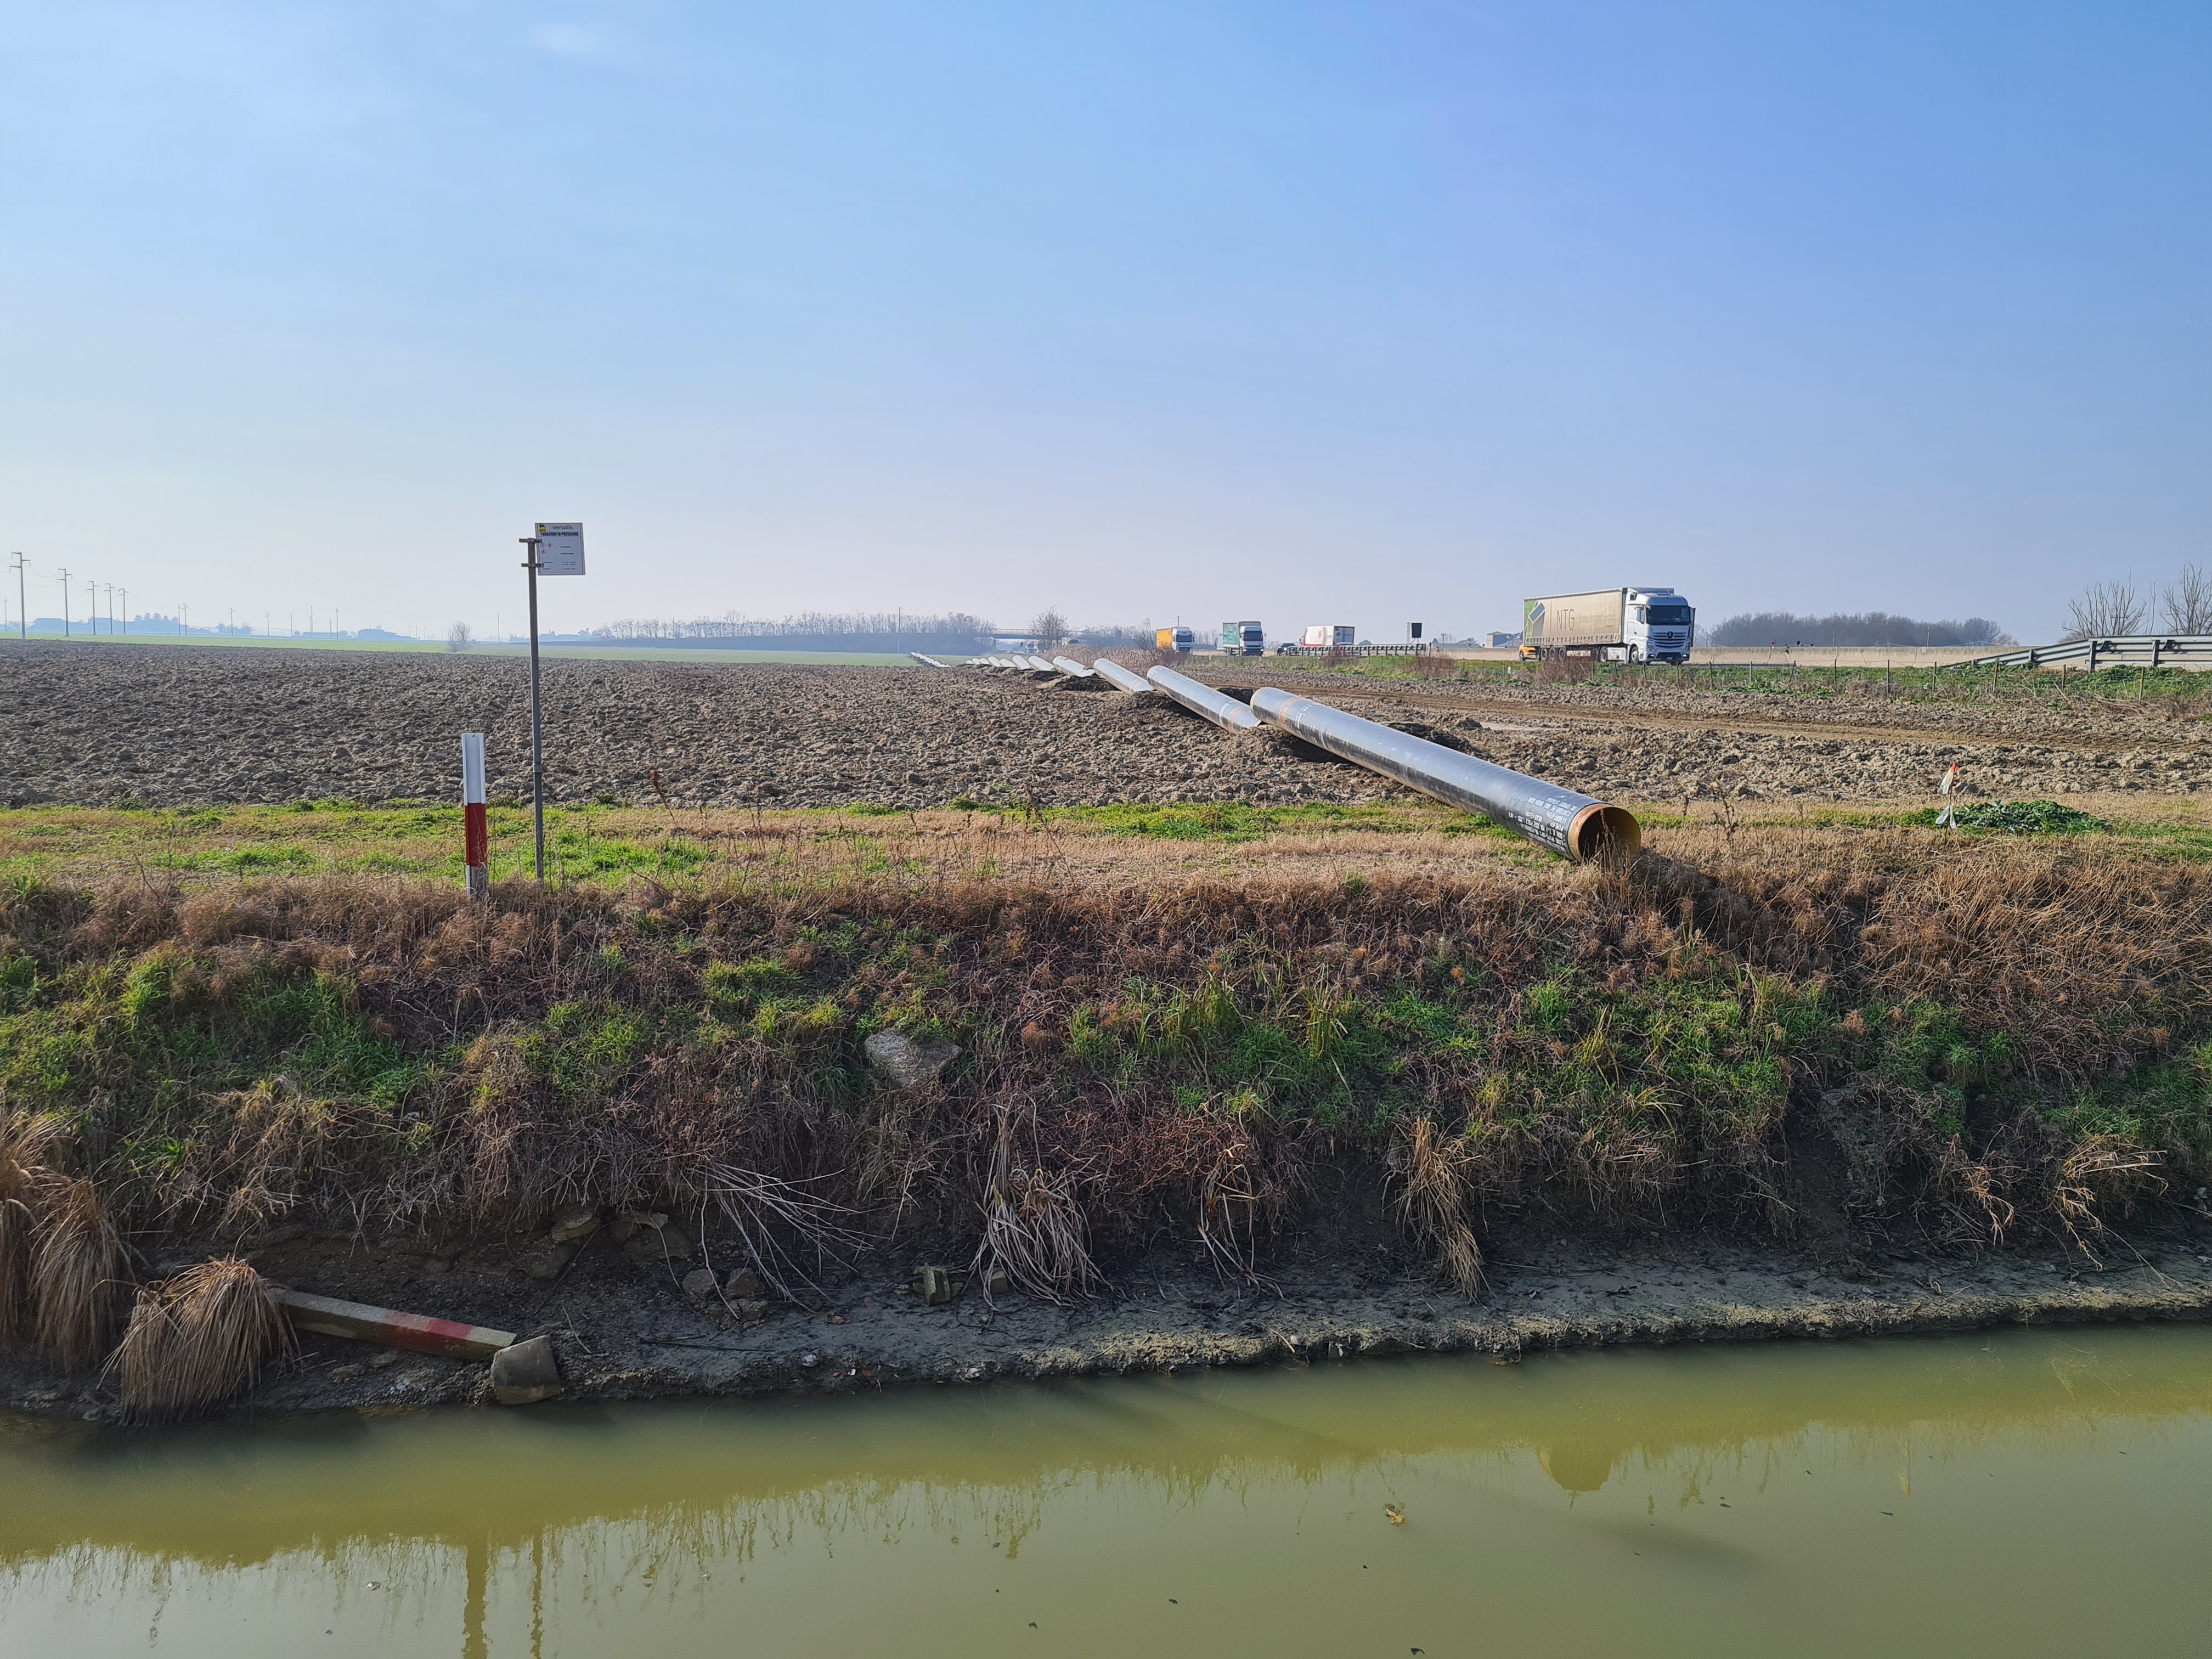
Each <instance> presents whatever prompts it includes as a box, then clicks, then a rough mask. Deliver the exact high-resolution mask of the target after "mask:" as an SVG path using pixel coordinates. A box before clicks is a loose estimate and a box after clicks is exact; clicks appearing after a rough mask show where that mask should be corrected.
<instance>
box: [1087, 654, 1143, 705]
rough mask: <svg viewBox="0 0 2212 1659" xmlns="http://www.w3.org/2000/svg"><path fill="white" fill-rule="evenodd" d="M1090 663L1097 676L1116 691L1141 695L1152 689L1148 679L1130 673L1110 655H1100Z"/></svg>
mask: <svg viewBox="0 0 2212 1659" xmlns="http://www.w3.org/2000/svg"><path fill="white" fill-rule="evenodd" d="M1091 667H1092V668H1094V669H1095V670H1097V672H1098V675H1099V677H1100V678H1103V680H1104V681H1105V682H1106V684H1109V685H1110V686H1112V687H1113V688H1114V689H1115V690H1117V691H1127V692H1129V693H1130V694H1132V695H1133V696H1141V695H1142V694H1144V693H1145V692H1147V691H1150V690H1152V683H1151V682H1150V681H1148V680H1146V679H1144V678H1141V677H1140V676H1139V675H1135V674H1133V673H1131V672H1130V671H1128V670H1127V669H1126V668H1124V667H1122V666H1121V664H1120V663H1118V662H1115V660H1114V659H1113V658H1111V657H1101V658H1099V659H1098V660H1097V662H1094V663H1092V664H1091Z"/></svg>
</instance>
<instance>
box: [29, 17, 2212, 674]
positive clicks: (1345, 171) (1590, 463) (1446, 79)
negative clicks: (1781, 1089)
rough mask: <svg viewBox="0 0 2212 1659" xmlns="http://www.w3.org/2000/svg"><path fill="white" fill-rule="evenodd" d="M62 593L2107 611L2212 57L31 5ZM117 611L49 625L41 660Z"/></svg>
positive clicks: (2035, 25)
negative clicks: (526, 548)
mask: <svg viewBox="0 0 2212 1659" xmlns="http://www.w3.org/2000/svg"><path fill="white" fill-rule="evenodd" d="M0 54H4V62H0V143H4V146H5V154H6V155H7V157H8V161H7V164H6V179H7V185H6V189H5V191H4V192H0V215H4V217H0V305H3V306H4V308H5V315H6V317H7V319H8V322H7V325H6V327H5V328H4V330H0V386H4V388H5V390H4V393H0V538H4V540H0V550H13V549H15V548H21V549H23V550H25V551H26V552H27V553H28V555H29V556H30V557H31V559H32V560H33V564H34V566H35V567H36V568H39V569H40V570H46V569H51V568H54V567H57V566H60V565H68V566H70V568H73V569H75V570H77V571H79V572H80V573H82V574H91V575H94V576H95V577H100V578H102V579H103V580H111V581H115V582H118V583H124V584H126V585H127V586H129V587H130V588H131V604H132V607H133V609H134V610H136V609H145V608H161V609H171V608H173V605H175V603H177V602H178V601H180V600H181V601H184V602H187V603H189V604H191V606H192V607H193V618H194V620H195V621H199V620H202V619H204V618H208V619H211V618H212V617H215V616H216V615H217V614H219V613H220V612H221V611H222V609H223V608H224V607H226V606H229V607H235V608H236V610H237V611H238V613H239V614H240V617H241V618H243V617H246V616H248V615H251V616H252V617H253V618H254V620H255V621H256V622H257V623H258V621H259V618H260V616H261V615H262V614H263V613H264V612H272V613H274V614H275V615H276V617H277V625H278V626H279V627H280V628H281V627H282V626H283V617H285V616H286V615H287V614H291V615H295V616H296V617H299V619H300V620H301V622H302V623H304V621H305V616H306V612H307V608H308V607H309V606H310V605H314V606H316V607H317V608H318V611H319V613H322V614H326V613H327V608H328V607H330V606H332V605H336V606H338V607H340V610H341V614H342V617H343V621H344V623H346V625H348V626H354V625H356V624H365V623H382V624H384V625H386V626H389V627H394V628H409V627H418V626H435V627H437V628H440V629H442V628H443V626H444V625H445V623H447V622H449V621H451V620H453V619H454V618H455V617H466V618H468V619H470V620H471V621H472V622H474V623H477V625H478V626H479V627H483V626H488V625H489V623H491V621H492V619H493V617H494V615H495V613H501V614H503V615H504V617H505V618H506V619H507V622H508V623H510V624H512V623H513V621H514V619H515V617H517V615H518V613H519V611H520V575H519V573H518V572H517V571H516V570H515V569H514V567H513V560H514V558H515V556H516V552H515V548H514V544H513V539H512V538H513V537H515V536H518V535H520V534H522V533H524V532H526V529H527V528H528V525H529V522H530V521H531V520H532V519H534V518H555V517H574V518H580V519H582V520H585V521H586V526H587V527H588V532H589V535H590V538H591V552H592V574H591V575H590V576H588V577H586V578H585V579H583V580H580V581H568V582H565V583H559V584H554V585H552V586H550V590H549V592H548V596H547V607H546V614H547V617H548V620H549V622H550V623H553V624H556V625H560V626H573V625H574V624H577V623H584V622H588V621H592V620H595V619H603V618H607V617H616V616H622V615H653V614H658V615H664V616H665V615H671V614H684V615H691V614H700V613H714V614H719V613H720V612H722V611H726V610H730V609H735V610H738V611H742V612H744V613H745V614H748V615H756V616H757V615H768V616H775V615H781V614H782V613H784V612H786V611H791V610H795V609H799V608H805V607H821V608H826V609H833V610H834V609H847V608H861V607H866V608H875V607H878V606H881V607H885V608H888V607H890V606H891V605H900V606H903V607H904V608H906V609H908V610H910V611H928V610H936V609H945V608H954V607H958V608H964V609H969V610H973V611H978V612H981V613H982V614H984V615H987V616H989V617H994V618H997V619H1000V620H1003V621H1007V622H1016V621H1020V620H1024V619H1026V617H1028V616H1029V615H1030V613H1032V612H1033V611H1036V609H1038V608H1039V607H1041V606H1042V605H1047V604H1052V605H1058V606H1059V607H1060V608H1061V609H1062V610H1064V611H1067V612H1069V613H1071V614H1072V615H1073V616H1075V617H1079V618H1081V619H1085V620H1097V621H1109V620H1129V621H1134V620H1139V619H1143V618H1150V619H1152V621H1154V622H1166V621H1169V620H1170V619H1171V618H1172V617H1176V616H1180V617H1182V618H1183V619H1184V620H1186V621H1191V622H1195V623H1201V624H1207V625H1210V624H1212V623H1218V621H1220V620H1221V619H1223V618H1224V617H1240V616H1258V617H1262V618H1263V619H1265V620H1266V621H1267V623H1268V624H1269V626H1270V628H1271V629H1276V630H1287V629H1290V628H1292V627H1295V626H1297V625H1300V624H1303V623H1307V622H1312V621H1318V620H1321V619H1322V618H1324V617H1327V618H1328V619H1331V620H1350V621H1352V622H1355V623H1358V625H1359V626H1360V627H1361V628H1362V629H1363V631H1364V632H1367V633H1369V634H1370V635H1373V636H1375V637H1378V638H1381V637H1394V636H1395V634H1396V631H1397V629H1399V627H1400V626H1401V624H1402V623H1403V622H1404V621H1405V620H1406V619H1407V618H1409V617H1420V618H1422V619H1424V620H1426V621H1429V622H1431V623H1434V624H1437V625H1441V626H1443V627H1445V628H1448V629H1451V630H1452V631H1454V632H1460V631H1465V630H1471V629H1486V628H1491V627H1504V626H1510V625H1511V623H1512V622H1513V620H1514V618H1515V617H1516V615H1517V600H1518V599H1519V598H1520V597H1521V596H1522V594H1524V593H1530V592H1547V591H1556V590H1558V589H1559V588H1562V587H1568V586H1584V585H1588V586H1597V585H1606V584H1612V583H1614V582H1620V581H1648V582H1666V583H1672V584H1673V585H1674V586H1678V587H1680V588H1683V589H1685V590H1686V591H1687V592H1690V593H1691V595H1692V597H1693V598H1694V599H1697V600H1698V601H1699V604H1700V605H1701V607H1702V608H1703V610H1704V611H1705V615H1706V616H1707V617H1710V618H1713V619H1717V617H1719V616H1720V615H1721V614H1723V613H1724V612H1728V611H1737V610H1742V609H1750V608H1767V607H1790V608H1795V609H1800V610H1804V609H1814V610H1829V609H1861V608H1866V607H1880V608H1882V609H1887V610H1896V611H1910V612H1913V613H1916V614H1925V615H1947V616H1948V615H1961V614H1965V613H1967V612H1978V613H1980V614H1984V615H1989V616H1994V617H1997V618H1998V619H1999V620H2000V621H2002V622H2003V623H2005V624H2006V625H2007V626H2008V627H2009V628H2011V629H2013V631H2014V632H2015V633H2016V634H2019V635H2021V636H2022V637H2036V636H2045V635H2049V634H2051V632H2052V631H2053V630H2054V629H2056V627H2057V623H2058V620H2059V617H2060V616H2061V613H2062V611H2063V602H2064V599H2065V598H2066V597H2067V596H2068V595H2069V594H2070V593H2072V592H2075V591H2076V590H2077V589H2078V588H2079V587H2080V586H2081V584H2082V583H2083V582H2085V581H2087V580H2094V579H2099V578H2103V577H2107V576H2112V575H2124V574H2130V573H2132V574H2133V575H2134V576H2135V577H2136V579H2137V580H2138V581H2139V582H2142V583H2145V584H2154V583H2155V582H2157V581H2159V580H2163V579H2165V578H2166V577H2168V576H2170V575H2171V574H2172V572H2173V570H2174V569H2175V568H2177V567H2178V566H2179V565H2180V564H2181V563H2183V562H2185V561H2188V560H2191V559H2194V560H2197V561H2198V562H2207V563H2212V281H2208V280H2207V272H2208V271H2212V96H2208V93H2212V8H2207V7H2205V6H2203V4H2201V3H2191V4H2163V5H2159V4H2135V5H2130V4H2125V3H2119V4H2113V3H2104V4H2099V5H2095V6H2088V5H2081V4H2066V5H2039V4H2034V3H2002V4H2000V3H1987V4H1949V5H1945V4H1933V5H1931V4H1927V3H1917V4H1881V3H1851V4H1832V5H1826V4H1803V5H1774V4H1771V3H1761V4H1681V3H1648V4H1640V5H1626V4H1623V5H1611V4H1588V3H1571V0H1570V3H1530V4H1507V5H1491V6H1475V5H1457V4H1444V3H1390V0H1370V3H1364V4H1358V5H1325V4H1296V3H1284V0H1275V3H1269V4H1264V5H1263V4H1253V5H1225V4H1206V3H1194V0H1182V3H1175V4H1168V5H1157V6H1153V5H1144V4H1129V3H1124V4H1120V5H1115V6H1112V7H1101V6H1092V7H1074V6H1053V5H1049V4H1039V3H1031V4H1026V5H1020V6H1012V5H1006V6H992V5H983V4H975V5H952V6H922V5H918V4H913V5H875V4H850V5H838V4H821V5H807V6H773V7H771V6H742V5H714V6H687V5H679V4H645V5H636V6H622V7H600V8H596V9H595V8H589V7H585V8H579V9H562V8H555V9H544V8H537V7H517V6H509V5H503V4H497V3H458V0H456V3H422V0H412V3H410V0H389V3H382V4H378V5H374V6H369V5H349V4H343V3H337V4H325V5H320V6H314V7H284V6H219V5H208V4H200V3H193V0H175V3H168V4H163V5H158V6H131V5H103V4H99V3H77V4H70V5H44V4H38V3H19V4H16V5H15V6H11V7H10V8H9V9H7V11H6V13H5V15H4V19H0ZM53 608H54V602H53V599H52V598H51V597H50V598H49V599H46V600H44V601H41V600H40V598H39V596H38V594H37V593H36V592H34V593H33V612H34V614H42V613H45V612H46V611H52V609H53Z"/></svg>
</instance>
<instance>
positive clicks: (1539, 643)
mask: <svg viewBox="0 0 2212 1659" xmlns="http://www.w3.org/2000/svg"><path fill="white" fill-rule="evenodd" d="M1697 632H1698V613H1697V611H1695V610H1694V609H1692V606H1691V605H1690V602H1689V601H1688V600H1687V599H1684V598H1683V597H1682V596H1681V595H1680V593H1677V592H1675V591H1674V589H1673V588H1671V587H1601V588H1599V589H1597V590H1596V591H1595V592H1589V593H1553V594H1550V595H1547V597H1545V598H1543V599H1523V600H1522V602H1521V655H1522V657H1523V658H1524V659H1527V660H1528V661H1530V662H1537V661H1542V660H1545V659H1550V658H1555V657H1589V658H1593V659H1597V660H1600V661H1604V662H1671V663H1683V662H1687V661H1689V659H1690V647H1691V646H1692V644H1693V643H1694V642H1695V641H1696V639H1697Z"/></svg>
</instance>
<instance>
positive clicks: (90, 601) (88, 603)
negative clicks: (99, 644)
mask: <svg viewBox="0 0 2212 1659" xmlns="http://www.w3.org/2000/svg"><path fill="white" fill-rule="evenodd" d="M84 610H85V614H86V616H88V617H90V618H91V620H92V636H93V638H94V639H98V638H99V637H100V584H99V583H98V582H96V581H94V580H92V579H91V578H90V577H89V576H88V577H86V578H85V583H84Z"/></svg>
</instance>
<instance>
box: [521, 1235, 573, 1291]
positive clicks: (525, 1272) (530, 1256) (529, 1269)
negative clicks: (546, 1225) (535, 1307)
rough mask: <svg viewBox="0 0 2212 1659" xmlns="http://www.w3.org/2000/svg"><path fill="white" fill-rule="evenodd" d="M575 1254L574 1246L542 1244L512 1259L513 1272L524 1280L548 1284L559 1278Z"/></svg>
mask: <svg viewBox="0 0 2212 1659" xmlns="http://www.w3.org/2000/svg"><path fill="white" fill-rule="evenodd" d="M575 1254H576V1247H575V1246H574V1244H544V1245H540V1246H539V1247H538V1249H532V1250H525V1251H524V1252H523V1253H522V1254H521V1255H519V1256H517V1257H515V1258H514V1270H515V1272H517V1273H520V1274H521V1275H522V1276H523V1277H524V1278H525V1279H537V1280H538V1281H539V1282H540V1283H541V1284H542V1283H550V1281H551V1280H553V1279H558V1278H560V1276H561V1270H562V1268H563V1267H567V1266H568V1262H569V1259H570V1258H571V1257H573V1256H574V1255H575Z"/></svg>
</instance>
